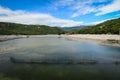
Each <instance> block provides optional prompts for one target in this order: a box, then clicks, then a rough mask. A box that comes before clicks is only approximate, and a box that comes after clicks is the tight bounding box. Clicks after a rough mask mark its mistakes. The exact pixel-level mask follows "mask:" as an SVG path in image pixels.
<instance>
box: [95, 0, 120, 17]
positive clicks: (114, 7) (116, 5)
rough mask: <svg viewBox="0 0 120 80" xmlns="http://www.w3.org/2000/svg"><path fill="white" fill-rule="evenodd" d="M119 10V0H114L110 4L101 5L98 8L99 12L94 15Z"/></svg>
mask: <svg viewBox="0 0 120 80" xmlns="http://www.w3.org/2000/svg"><path fill="white" fill-rule="evenodd" d="M119 10H120V0H114V1H113V2H112V3H111V4H109V5H106V6H103V7H101V8H100V9H99V12H98V13H97V14H95V15H96V16H99V15H104V14H107V13H111V12H115V11H119Z"/></svg>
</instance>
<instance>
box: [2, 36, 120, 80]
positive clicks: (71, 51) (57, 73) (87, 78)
mask: <svg viewBox="0 0 120 80" xmlns="http://www.w3.org/2000/svg"><path fill="white" fill-rule="evenodd" d="M11 56H12V57H17V58H24V59H33V60H35V59H49V60H57V61H62V60H72V61H79V60H86V59H87V60H96V61H98V62H99V63H98V64H95V65H81V64H19V63H16V64H14V63H12V62H11V61H10V57H11ZM115 61H120V48H117V47H111V46H103V45H99V44H97V43H94V42H89V41H82V40H81V41H72V40H68V39H65V38H21V39H15V40H9V41H5V42H0V74H3V75H4V76H6V77H9V78H14V77H15V78H17V79H20V80H120V65H115V64H114V62H115Z"/></svg>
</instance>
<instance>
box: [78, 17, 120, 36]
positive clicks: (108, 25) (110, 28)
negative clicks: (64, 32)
mask: <svg viewBox="0 0 120 80" xmlns="http://www.w3.org/2000/svg"><path fill="white" fill-rule="evenodd" d="M119 30H120V18H118V19H113V20H108V21H105V22H103V23H100V24H98V25H95V26H89V27H86V28H82V29H80V30H77V31H76V33H79V34H119Z"/></svg>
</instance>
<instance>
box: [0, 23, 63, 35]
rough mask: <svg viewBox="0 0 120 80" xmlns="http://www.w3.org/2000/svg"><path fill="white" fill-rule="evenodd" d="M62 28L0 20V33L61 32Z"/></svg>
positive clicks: (36, 33) (37, 33)
mask: <svg viewBox="0 0 120 80" xmlns="http://www.w3.org/2000/svg"><path fill="white" fill-rule="evenodd" d="M62 33H64V31H63V30H61V29H59V28H57V27H49V26H46V25H23V24H16V23H7V22H0V35H12V34H14V35H40V34H62Z"/></svg>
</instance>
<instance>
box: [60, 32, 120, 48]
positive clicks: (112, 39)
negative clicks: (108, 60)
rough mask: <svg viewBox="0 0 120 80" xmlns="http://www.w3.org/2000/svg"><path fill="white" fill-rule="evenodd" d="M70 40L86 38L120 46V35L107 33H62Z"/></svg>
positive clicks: (102, 43) (103, 43)
mask: <svg viewBox="0 0 120 80" xmlns="http://www.w3.org/2000/svg"><path fill="white" fill-rule="evenodd" d="M62 37H66V38H67V39H70V40H77V41H80V40H84V41H86V40H87V41H91V42H97V43H99V44H101V45H107V46H115V47H120V35H106V34H102V35H100V34H75V35H62Z"/></svg>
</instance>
